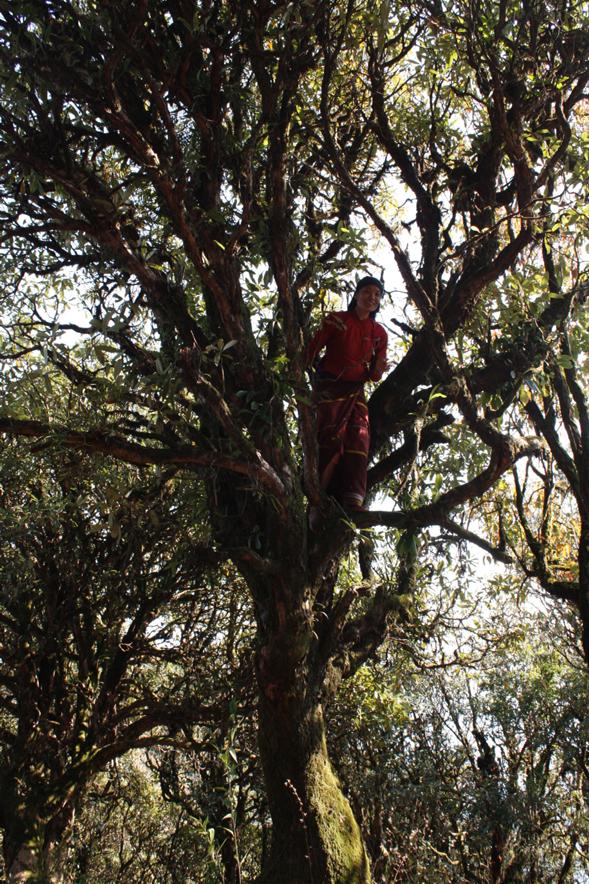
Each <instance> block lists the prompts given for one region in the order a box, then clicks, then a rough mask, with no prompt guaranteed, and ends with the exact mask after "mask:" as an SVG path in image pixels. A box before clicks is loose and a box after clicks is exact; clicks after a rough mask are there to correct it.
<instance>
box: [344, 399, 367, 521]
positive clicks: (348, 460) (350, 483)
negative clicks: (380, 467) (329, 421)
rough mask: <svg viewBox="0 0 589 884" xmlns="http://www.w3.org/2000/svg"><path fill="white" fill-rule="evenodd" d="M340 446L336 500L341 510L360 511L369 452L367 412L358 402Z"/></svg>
mask: <svg viewBox="0 0 589 884" xmlns="http://www.w3.org/2000/svg"><path fill="white" fill-rule="evenodd" d="M343 442H344V450H343V453H342V456H341V460H340V464H339V471H338V488H337V497H338V499H339V500H340V501H341V503H342V504H343V506H345V507H347V508H349V509H361V508H362V506H363V504H364V498H365V497H366V473H367V470H368V451H369V448H370V427H369V422H368V408H367V407H366V404H365V403H364V402H362V401H361V400H360V401H358V402H357V403H356V405H355V407H354V411H353V413H352V415H351V417H350V421H349V423H348V427H347V430H346V434H345V436H344V440H343Z"/></svg>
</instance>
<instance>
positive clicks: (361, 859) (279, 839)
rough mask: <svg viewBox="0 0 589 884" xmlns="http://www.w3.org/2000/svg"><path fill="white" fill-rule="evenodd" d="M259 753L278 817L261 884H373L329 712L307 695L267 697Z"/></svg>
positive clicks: (263, 703) (274, 819)
mask: <svg viewBox="0 0 589 884" xmlns="http://www.w3.org/2000/svg"><path fill="white" fill-rule="evenodd" d="M259 738H260V751H261V755H262V762H263V766H264V775H265V778H266V787H267V793H268V799H269V804H270V812H271V815H272V822H273V832H272V847H271V850H270V856H269V859H268V862H267V864H266V867H265V868H264V869H262V876H261V879H260V881H261V882H263V884H270V882H272V884H368V882H369V881H370V871H369V864H368V858H367V855H366V851H365V848H364V843H363V840H362V835H361V832H360V828H359V826H358V824H357V822H356V820H355V818H354V814H353V813H352V809H351V807H350V804H349V802H348V800H347V799H346V797H345V795H344V794H343V792H342V788H341V785H340V783H339V781H338V779H337V777H336V775H335V773H334V771H333V768H332V766H331V763H330V761H329V756H328V753H327V745H326V741H325V724H324V719H323V710H322V707H321V705H320V703H318V702H314V703H313V702H309V701H307V700H306V699H305V696H304V692H302V691H299V690H297V691H296V692H294V693H288V694H283V695H281V696H279V697H273V698H272V699H269V698H268V697H263V698H262V700H261V708H260V734H259Z"/></svg>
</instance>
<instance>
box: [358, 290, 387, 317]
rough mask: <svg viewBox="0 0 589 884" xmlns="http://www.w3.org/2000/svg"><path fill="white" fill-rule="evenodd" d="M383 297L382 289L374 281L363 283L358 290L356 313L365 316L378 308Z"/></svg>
mask: <svg viewBox="0 0 589 884" xmlns="http://www.w3.org/2000/svg"><path fill="white" fill-rule="evenodd" d="M381 297H382V290H381V288H380V286H378V285H375V284H374V283H369V284H368V285H363V286H362V288H361V289H359V290H358V291H357V292H356V295H355V298H356V313H357V314H358V316H360V318H364V317H366V316H368V315H369V314H370V313H373V312H374V311H375V310H378V308H379V307H380V299H381Z"/></svg>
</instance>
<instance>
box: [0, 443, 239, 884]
mask: <svg viewBox="0 0 589 884" xmlns="http://www.w3.org/2000/svg"><path fill="white" fill-rule="evenodd" d="M40 468H41V469H40ZM172 481H173V480H172V478H171V477H170V476H166V475H165V474H164V475H161V476H154V477H152V478H151V480H149V479H147V477H146V481H144V482H142V483H138V482H137V481H136V479H135V477H134V476H133V475H129V470H128V469H127V468H126V467H124V466H122V465H113V464H109V463H104V462H102V463H98V462H97V461H96V460H94V461H93V462H90V461H89V460H88V459H87V458H80V457H78V456H76V455H73V454H72V452H71V451H68V450H67V449H66V450H61V451H60V450H50V451H46V452H43V453H41V452H39V453H37V455H36V457H35V458H34V459H33V458H32V457H31V456H28V457H25V456H24V453H23V451H22V450H19V449H17V448H15V446H14V444H10V445H8V446H6V448H5V450H4V451H3V453H2V458H1V461H0V486H1V488H2V492H1V497H2V515H1V528H2V532H1V536H2V540H1V542H0V574H1V582H2V591H1V594H0V647H1V653H2V661H3V670H2V681H1V689H0V709H1V722H2V729H1V731H0V758H1V772H0V785H1V789H0V826H1V828H2V830H3V835H4V838H3V850H4V859H5V865H6V870H7V874H8V878H9V880H11V881H20V880H23V881H24V880H31V879H35V880H44V881H60V880H62V874H63V872H64V867H65V857H66V852H67V851H66V846H67V844H66V842H67V839H68V838H69V836H70V834H71V831H72V824H73V822H74V817H75V811H76V807H77V806H79V804H80V802H81V801H82V800H83V798H84V795H85V792H86V790H87V789H88V788H89V786H90V784H91V783H92V781H93V780H94V778H95V777H96V776H97V774H99V773H100V772H101V771H103V770H104V769H105V768H106V767H107V765H108V764H109V763H111V762H113V761H115V760H116V759H118V758H120V757H121V756H122V755H124V754H125V753H127V752H128V751H129V750H130V749H133V748H135V749H139V748H144V749H145V748H148V747H150V746H157V745H164V746H168V747H174V746H181V745H183V744H186V743H192V741H193V737H192V730H193V728H194V726H195V725H199V727H200V733H201V740H203V741H204V740H205V738H206V737H205V735H206V734H207V733H208V732H210V733H213V732H214V731H215V729H216V728H217V727H218V726H219V725H220V723H221V722H223V720H224V718H226V717H227V716H228V715H229V697H228V696H227V694H228V693H229V692H230V691H231V686H233V688H234V689H237V687H236V686H237V684H238V683H239V680H240V677H242V667H243V661H240V658H239V651H238V646H237V644H235V645H234V651H233V653H234V659H233V662H231V661H230V660H228V659H227V657H226V655H225V651H226V649H225V647H223V648H219V647H218V640H217V634H218V632H219V630H222V629H224V628H225V624H226V622H227V620H228V619H230V615H229V612H226V611H225V608H226V606H229V608H231V604H232V603H231V596H232V595H233V596H235V594H236V593H238V592H239V589H238V587H237V585H236V584H235V582H233V584H232V580H231V577H230V576H229V575H228V577H227V580H226V583H227V584H228V587H229V588H228V589H224V587H223V584H222V583H221V582H220V583H219V584H216V583H215V582H214V581H212V580H211V579H210V577H209V576H208V569H209V568H210V566H211V552H210V550H209V549H208V548H207V547H206V545H205V544H203V543H202V540H201V541H200V542H199V537H198V533H197V531H195V529H194V526H193V525H192V524H191V521H192V519H193V517H194V501H191V500H190V499H189V498H187V497H186V496H185V495H184V494H183V493H182V492H180V493H178V492H176V493H174V494H172V493H171V490H170V487H169V486H170V483H171V482H172ZM183 497H184V504H183V503H182V498H183ZM213 558H214V557H213ZM214 564H215V565H217V561H216V559H215V561H214ZM217 579H219V580H220V581H221V578H217ZM219 596H220V597H219ZM227 631H228V633H229V634H230V630H227ZM242 640H247V634H246V638H245V639H242ZM215 657H217V659H216V667H214V668H211V667H210V666H209V664H210V663H211V660H212V659H213V658H215ZM244 702H245V695H244Z"/></svg>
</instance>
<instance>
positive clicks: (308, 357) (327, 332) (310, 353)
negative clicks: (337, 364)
mask: <svg viewBox="0 0 589 884" xmlns="http://www.w3.org/2000/svg"><path fill="white" fill-rule="evenodd" d="M333 331H334V325H333V321H332V317H331V314H328V315H327V316H326V317H325V319H324V320H323V322H322V323H321V325H320V327H319V329H318V330H317V331H316V332H315V334H314V335H313V337H312V338H311V341H310V342H309V344H308V345H307V352H306V354H305V365H306V366H307V368H309V367H310V366H312V365H313V363H314V362H315V360H316V359H317V356H318V355H319V354H320V353H321V351H322V350H323V348H324V347H325V346H326V345H327V342H328V341H329V339H330V337H331V336H332V334H333Z"/></svg>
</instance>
